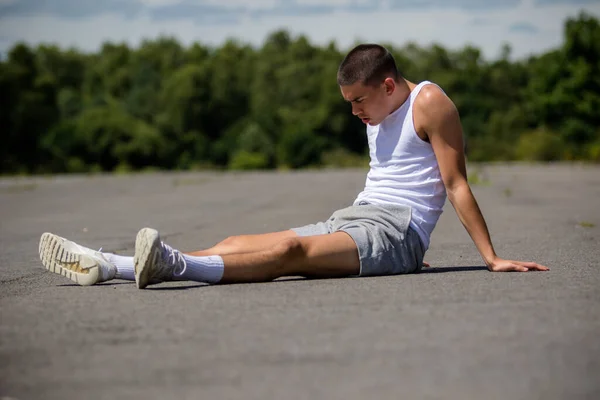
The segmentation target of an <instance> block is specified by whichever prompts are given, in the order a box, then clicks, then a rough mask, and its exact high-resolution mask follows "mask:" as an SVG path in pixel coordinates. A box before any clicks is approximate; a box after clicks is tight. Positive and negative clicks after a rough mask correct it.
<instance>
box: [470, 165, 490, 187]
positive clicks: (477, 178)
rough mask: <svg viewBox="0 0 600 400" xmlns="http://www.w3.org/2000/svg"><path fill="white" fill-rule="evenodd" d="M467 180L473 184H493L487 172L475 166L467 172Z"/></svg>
mask: <svg viewBox="0 0 600 400" xmlns="http://www.w3.org/2000/svg"><path fill="white" fill-rule="evenodd" d="M467 181H468V182H469V184H471V185H480V186H489V185H490V184H491V182H490V180H489V178H488V177H487V176H486V174H485V173H484V172H483V171H482V170H481V169H479V168H474V169H472V170H471V171H469V173H468V174H467Z"/></svg>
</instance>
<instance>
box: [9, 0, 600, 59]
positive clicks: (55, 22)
mask: <svg viewBox="0 0 600 400" xmlns="http://www.w3.org/2000/svg"><path fill="white" fill-rule="evenodd" d="M0 1H2V0H0ZM144 1H146V2H154V3H155V4H159V2H161V4H167V2H169V1H170V2H171V3H172V2H173V1H175V0H144ZM210 1H212V2H213V3H215V4H217V3H219V4H225V3H226V2H225V1H221V2H217V1H216V0H210ZM273 1H274V0H260V1H258V2H256V3H254V4H255V5H256V4H262V5H263V7H265V4H266V3H267V2H273ZM299 1H301V2H307V1H312V0H299ZM330 1H338V2H342V1H347V2H348V1H350V0H330ZM323 2H324V3H326V1H325V0H324V1H323ZM237 3H240V4H241V3H242V0H239V1H238V0H231V1H228V2H227V4H231V5H235V4H237ZM585 8H586V9H587V10H589V11H591V12H592V13H594V14H596V15H599V14H600V4H592V5H587V6H585ZM578 12H579V8H578V7H574V6H572V5H569V4H553V5H545V6H544V7H535V6H534V4H533V1H532V0H528V1H524V2H523V3H521V4H520V5H519V6H518V7H515V8H507V9H496V10H494V11H493V12H483V11H481V10H479V11H477V12H471V11H469V10H467V9H435V8H430V9H427V10H419V9H410V10H383V11H373V12H371V11H369V12H362V13H354V12H348V11H337V12H335V13H330V14H324V15H319V14H313V15H310V16H302V15H264V16H262V17H261V18H260V19H254V18H250V17H242V18H241V19H240V21H239V22H237V23H228V24H215V23H212V24H203V23H197V22H194V19H192V18H180V19H166V20H158V21H157V20H152V19H151V18H150V17H149V16H147V15H139V16H137V17H135V18H125V17H122V16H118V15H115V14H103V15H97V16H92V17H86V18H78V19H64V18H60V17H57V16H51V15H45V16H19V17H17V16H15V17H10V18H5V19H3V20H2V23H1V24H0V38H4V39H3V40H2V41H0V46H2V47H3V49H0V50H6V49H7V48H8V47H10V46H11V45H12V44H13V43H14V42H15V41H16V40H24V41H26V42H29V43H32V44H36V43H39V42H46V43H47V42H53V43H58V44H60V45H61V46H63V47H69V46H75V47H78V48H80V49H83V50H86V51H96V50H97V49H98V48H99V47H100V45H101V43H102V42H104V41H107V40H111V41H115V42H120V41H124V42H127V43H129V44H131V45H133V46H136V45H138V44H139V43H140V41H141V40H142V39H145V38H155V37H157V36H159V35H169V36H174V37H176V38H178V39H179V40H180V41H181V42H182V44H184V45H189V44H190V43H192V42H194V41H200V42H203V43H206V44H211V45H219V44H221V43H222V42H223V41H224V40H226V39H227V38H232V37H233V38H238V39H239V40H241V41H242V42H245V43H251V44H254V45H260V44H261V43H262V42H263V41H264V39H265V37H266V36H267V35H268V34H269V33H271V32H273V31H274V30H276V29H287V30H289V31H290V32H291V33H292V34H294V35H296V34H306V35H307V36H308V37H309V39H310V40H311V41H312V42H313V43H315V44H319V45H320V44H326V43H328V42H329V41H330V40H335V41H336V42H337V43H338V45H339V46H340V47H341V48H348V47H349V46H351V45H352V44H353V43H354V42H355V41H357V40H361V41H369V42H386V43H393V44H394V45H398V46H401V45H404V44H405V43H407V42H408V41H414V42H416V43H417V44H419V45H429V44H431V43H433V42H437V43H439V44H441V45H443V46H445V47H448V48H453V49H456V48H461V47H463V46H464V45H465V44H467V43H470V44H472V45H474V46H476V47H478V48H480V49H482V51H483V53H484V56H486V57H487V58H496V57H497V56H498V55H499V52H500V48H501V46H502V44H503V43H505V42H506V43H509V44H510V45H511V46H512V48H513V56H515V57H522V56H525V55H527V54H530V53H540V52H543V51H546V50H548V49H550V48H553V47H557V46H559V45H560V44H561V42H562V33H563V32H562V31H563V23H564V20H565V19H566V18H567V17H568V16H576V15H577V14H578ZM478 18H479V20H482V19H483V20H487V21H489V23H479V24H477V23H473V21H475V20H477V19H478ZM523 21H526V22H527V23H528V24H531V25H532V26H533V27H535V28H536V29H537V30H538V31H537V32H530V33H523V32H518V31H517V32H511V31H510V30H509V27H510V26H511V25H512V24H515V23H520V22H523ZM7 38H8V39H10V40H8V39H7Z"/></svg>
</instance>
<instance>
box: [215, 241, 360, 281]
mask: <svg viewBox="0 0 600 400" xmlns="http://www.w3.org/2000/svg"><path fill="white" fill-rule="evenodd" d="M222 258H223V263H224V271H223V278H222V279H221V281H220V282H219V283H236V282H239V283H242V282H268V281H272V280H274V279H277V278H280V277H283V276H304V277H308V278H340V277H345V276H351V275H358V274H359V272H360V261H359V257H358V249H357V248H356V244H355V243H354V241H353V240H352V238H351V237H350V236H349V235H348V234H346V233H344V232H335V233H331V234H327V235H318V236H304V237H292V238H288V239H284V240H282V241H280V242H278V243H276V244H275V245H273V246H272V247H271V248H269V249H267V250H261V251H257V252H253V253H246V254H230V255H224V256H223V257H222Z"/></svg>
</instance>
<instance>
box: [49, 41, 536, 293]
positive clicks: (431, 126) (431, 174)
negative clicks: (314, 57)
mask: <svg viewBox="0 0 600 400" xmlns="http://www.w3.org/2000/svg"><path fill="white" fill-rule="evenodd" d="M337 80H338V84H339V86H340V89H341V93H342V95H343V97H344V99H345V100H346V101H348V102H350V103H351V105H352V114H354V115H355V116H357V117H358V118H360V119H361V120H362V121H363V123H364V124H365V125H366V128H367V136H368V143H369V149H370V157H371V163H370V170H369V173H368V175H367V180H366V184H365V188H364V190H363V191H362V192H361V193H360V194H359V195H358V197H357V198H356V199H355V201H354V202H353V205H352V206H350V207H347V208H344V209H341V210H337V211H336V212H334V213H333V214H332V216H331V217H330V218H329V219H328V220H327V221H324V222H319V223H316V224H311V225H307V226H303V227H299V228H294V229H290V230H285V231H281V232H274V233H267V234H261V235H245V236H235V237H231V238H228V239H226V240H224V241H223V242H221V243H219V244H217V245H216V246H214V247H212V248H210V249H207V250H203V251H196V252H191V253H183V252H180V251H178V250H176V249H173V248H171V247H170V246H169V245H167V244H165V243H163V242H162V241H161V240H160V236H159V234H158V232H157V231H155V230H153V229H149V228H144V229H142V230H141V231H140V232H139V233H138V235H137V238H136V244H135V256H134V257H124V256H118V255H114V254H108V253H100V252H96V251H94V250H91V249H87V248H85V247H82V246H79V245H77V244H76V243H74V242H71V241H68V240H66V239H64V238H61V237H59V236H56V235H53V234H50V233H44V234H43V235H42V237H41V240H40V246H39V252H40V258H41V260H42V263H43V264H44V266H45V267H46V269H48V270H50V271H52V272H55V273H58V274H61V275H64V276H67V277H69V278H70V279H71V280H73V281H75V282H78V283H80V284H82V285H91V284H94V283H97V282H103V281H107V280H111V279H114V278H121V279H129V280H135V281H136V284H137V287H138V288H140V289H143V288H145V287H146V286H147V285H149V284H152V283H159V282H163V281H170V280H193V281H200V282H207V283H234V282H265V281H271V280H273V279H276V278H279V277H282V276H305V277H310V278H333V277H347V276H377V275H392V274H404V273H412V272H416V271H418V270H420V269H421V266H422V263H423V256H424V254H425V252H426V251H427V249H428V247H429V238H430V235H431V233H432V231H433V229H434V227H435V225H436V223H437V221H438V218H439V216H440V214H441V213H442V207H443V206H444V203H445V200H446V196H447V197H448V198H449V200H450V202H451V203H452V205H453V206H454V209H455V210H456V213H457V215H458V217H459V219H460V221H461V222H462V223H463V225H464V227H465V228H466V230H467V231H468V233H469V235H470V236H471V238H472V239H473V241H474V243H475V245H476V246H477V249H478V250H479V252H480V254H481V256H482V258H483V260H484V261H485V263H486V265H487V267H488V269H489V270H490V271H521V272H522V271H546V270H548V268H547V267H545V266H543V265H539V264H537V263H534V262H521V261H512V260H505V259H502V258H500V257H498V256H497V255H496V253H495V252H494V248H493V247H492V243H491V241H490V237H489V233H488V230H487V227H486V224H485V221H484V219H483V216H482V215H481V212H480V210H479V207H478V205H477V202H476V201H475V198H474V197H473V194H472V193H471V189H470V187H469V184H468V183H467V178H466V168H465V156H464V151H463V133H462V127H461V123H460V118H459V115H458V112H457V110H456V108H455V106H454V104H453V103H452V101H451V100H450V99H449V98H448V97H447V96H446V95H445V94H444V92H443V91H442V90H441V89H440V88H439V87H438V86H436V85H435V84H432V83H431V82H422V83H420V84H418V85H417V84H414V83H412V82H409V81H408V80H406V79H404V78H403V77H402V76H400V74H399V73H398V71H397V68H396V64H395V62H394V59H393V57H392V55H391V54H390V53H389V52H388V51H387V50H386V49H385V48H383V47H381V46H379V45H371V44H365V45H359V46H357V47H355V48H354V49H352V51H350V52H349V53H348V54H347V56H346V57H345V58H344V60H343V61H342V63H341V65H340V67H339V70H338V76H337Z"/></svg>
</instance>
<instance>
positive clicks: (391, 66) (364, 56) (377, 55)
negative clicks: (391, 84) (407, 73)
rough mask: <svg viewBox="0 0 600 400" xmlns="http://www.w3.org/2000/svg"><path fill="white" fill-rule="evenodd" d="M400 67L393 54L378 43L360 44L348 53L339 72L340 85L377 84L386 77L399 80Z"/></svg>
mask: <svg viewBox="0 0 600 400" xmlns="http://www.w3.org/2000/svg"><path fill="white" fill-rule="evenodd" d="M398 75H399V73H398V68H397V67H396V61H395V60H394V57H393V56H392V54H391V53H390V52H389V51H388V49H386V48H385V47H383V46H380V45H378V44H360V45H358V46H356V47H355V48H353V49H352V50H350V52H349V53H348V54H347V55H346V57H345V58H344V60H343V61H342V63H341V64H340V67H339V69H338V74H337V82H338V85H340V86H349V85H353V84H355V83H356V82H359V81H360V82H361V83H362V84H363V85H369V86H371V85H377V84H379V83H381V82H382V81H384V80H385V79H386V78H388V77H389V78H393V79H394V80H398Z"/></svg>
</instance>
